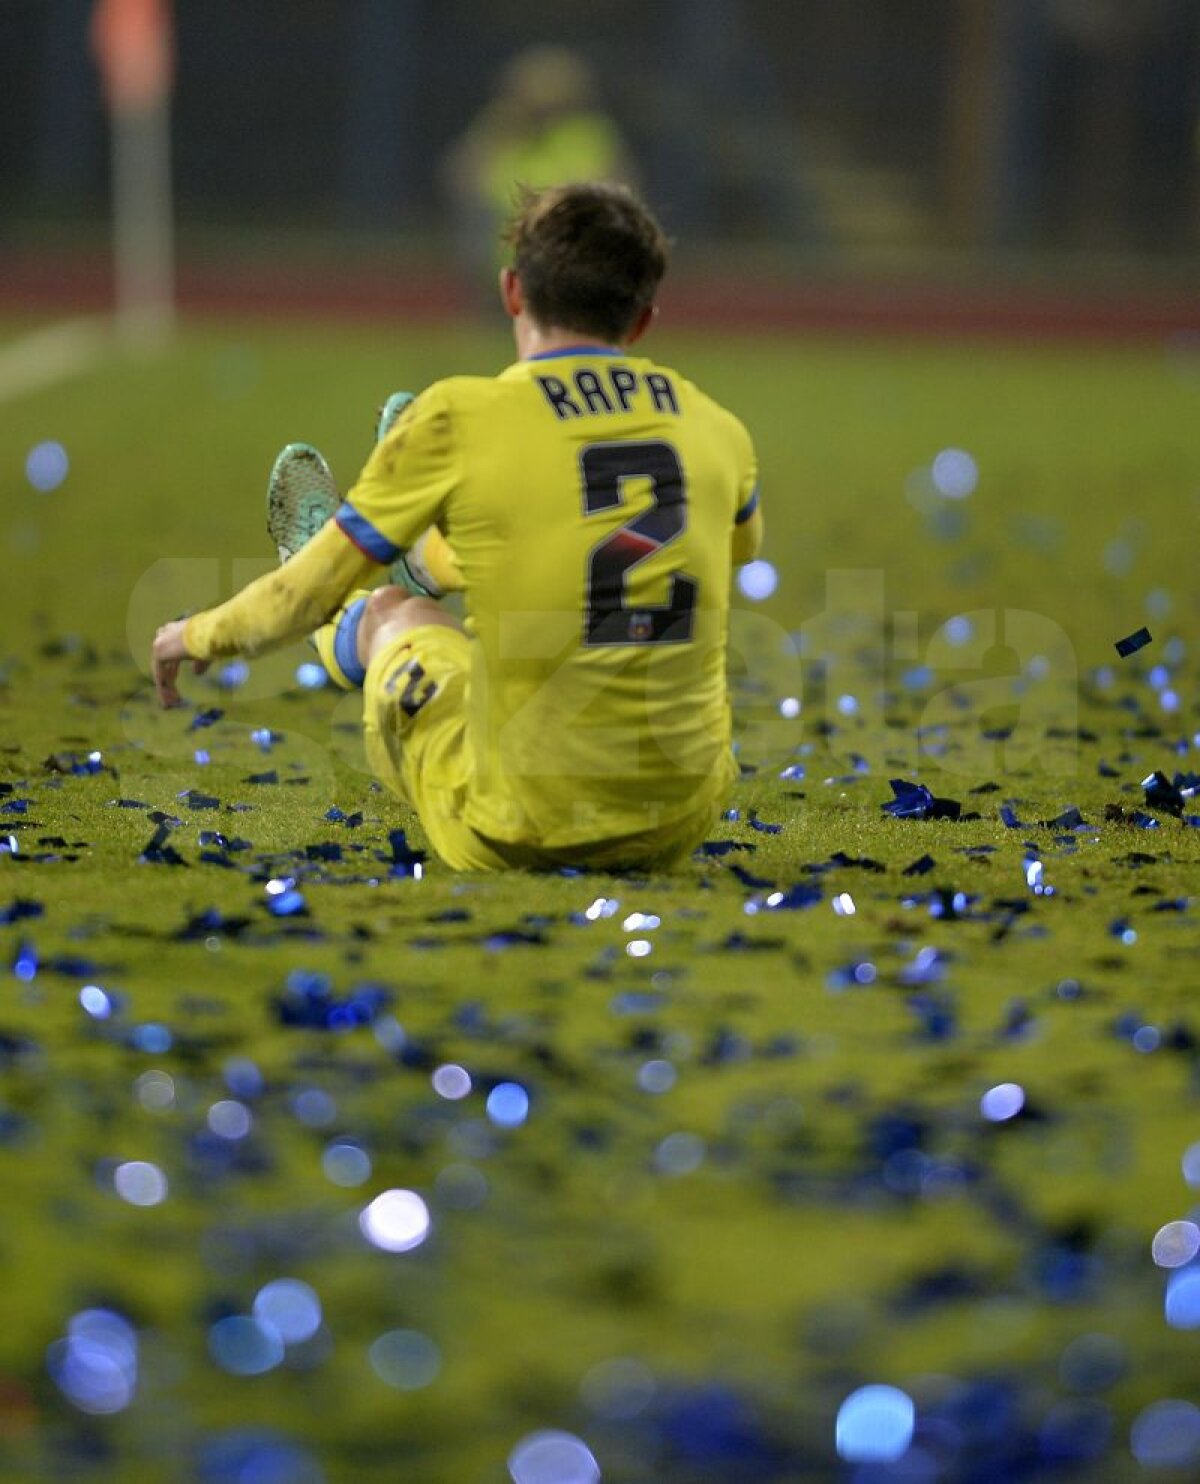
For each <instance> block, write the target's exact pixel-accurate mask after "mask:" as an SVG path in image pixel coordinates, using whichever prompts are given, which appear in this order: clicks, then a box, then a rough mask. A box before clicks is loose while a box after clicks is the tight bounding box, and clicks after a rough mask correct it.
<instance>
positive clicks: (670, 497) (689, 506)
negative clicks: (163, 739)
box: [153, 184, 762, 870]
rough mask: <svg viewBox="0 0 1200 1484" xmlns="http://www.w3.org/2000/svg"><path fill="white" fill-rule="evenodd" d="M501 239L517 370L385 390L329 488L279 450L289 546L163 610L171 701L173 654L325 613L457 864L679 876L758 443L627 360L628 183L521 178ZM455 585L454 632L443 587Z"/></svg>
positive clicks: (722, 693) (638, 328)
mask: <svg viewBox="0 0 1200 1484" xmlns="http://www.w3.org/2000/svg"><path fill="white" fill-rule="evenodd" d="M508 240H509V242H510V244H511V247H512V266H511V267H508V268H505V269H504V270H503V271H502V273H501V277H500V290H501V296H502V299H503V303H504V307H505V309H506V310H507V312H508V314H509V315H510V316H511V319H512V322H513V327H514V334H515V339H516V347H517V355H518V360H517V362H516V364H514V365H512V366H510V367H509V368H508V369H507V370H505V371H503V372H501V374H500V375H499V376H496V377H490V378H488V377H474V376H457V377H451V378H449V379H447V380H445V381H440V382H436V383H435V384H434V385H432V386H430V387H428V388H427V389H426V390H425V391H423V392H421V393H420V395H419V396H417V397H416V398H415V400H413V399H410V398H408V397H406V396H405V395H404V394H398V395H397V396H396V397H393V398H392V399H391V401H390V402H389V404H388V406H387V407H386V408H385V412H384V416H383V419H382V428H381V432H382V436H381V437H380V438H379V440H378V442H377V443H376V446H375V448H374V450H373V452H372V453H371V455H370V457H369V459H368V461H367V464H366V467H365V468H364V469H363V471H362V474H361V475H360V477H359V479H358V482H357V483H356V484H355V485H354V487H353V489H351V491H350V493H349V495H348V496H347V498H346V499H345V501H344V502H343V503H341V504H340V505H339V504H338V497H337V494H336V489H335V487H334V486H333V483H332V477H331V476H330V475H329V474H328V471H327V469H326V466H325V464H324V461H323V460H322V459H321V458H320V455H319V454H317V453H316V451H315V450H314V449H310V448H307V447H306V446H305V445H292V446H290V447H289V448H288V449H286V450H285V451H284V453H283V454H282V455H281V456H280V459H279V461H278V462H277V464H276V469H275V474H274V475H273V478H272V487H271V492H270V502H269V504H270V508H269V518H268V524H269V527H270V529H271V532H272V535H273V537H274V538H275V539H276V542H277V544H278V545H279V547H280V555H281V557H282V558H283V563H282V565H281V566H280V567H279V568H278V569H277V570H276V571H274V572H272V573H269V574H267V575H266V576H265V577H262V578H259V579H258V580H257V581H256V582H253V583H251V584H250V585H249V586H248V587H246V588H245V589H243V591H242V592H241V593H239V594H238V595H237V596H236V597H234V598H232V599H230V601H229V602H227V603H225V604H223V605H222V606H221V607H219V608H216V609H213V610H210V611H209V612H207V613H200V614H196V615H194V616H193V617H191V618H188V619H181V620H177V621H176V622H174V623H169V624H166V625H165V626H164V627H163V628H161V629H160V630H159V631H158V635H157V637H156V639H155V641H154V650H153V669H154V678H155V683H156V685H157V687H158V694H159V697H160V699H161V701H162V703H163V704H164V705H168V706H170V705H175V704H177V703H178V702H179V699H180V697H179V693H178V690H177V688H176V678H177V675H178V671H179V667H180V664H181V663H182V662H184V661H186V660H189V659H190V660H193V661H195V662H196V667H197V669H202V668H203V667H204V665H205V664H206V663H207V662H208V661H210V660H213V659H216V658H218V657H220V656H226V655H234V654H243V655H255V654H258V653H260V652H261V651H263V650H264V649H266V648H267V647H269V646H272V645H277V644H281V643H284V642H286V641H289V640H293V639H295V638H298V637H299V636H300V635H302V634H306V633H310V632H312V631H314V630H315V640H316V645H317V651H318V653H319V655H320V657H321V659H322V660H323V662H324V664H325V666H326V668H327V669H328V671H329V673H330V675H331V676H332V677H333V679H334V680H335V681H337V682H338V683H339V684H341V685H343V686H347V687H350V686H358V685H361V686H362V688H363V724H364V729H365V740H366V751H367V758H368V761H369V763H370V765H371V767H372V769H373V771H374V772H375V774H376V775H377V776H378V777H379V778H380V780H381V781H382V782H383V783H384V784H385V785H386V787H388V788H389V789H390V790H391V791H392V792H394V793H395V794H397V795H398V796H399V797H400V798H401V799H404V800H406V801H407V802H408V803H409V804H410V805H411V806H412V807H413V808H414V809H415V810H416V812H417V814H418V815H419V817H420V819H421V822H422V824H423V825H424V827H425V831H426V833H427V835H428V836H429V839H430V842H431V843H432V845H433V847H434V849H435V850H436V851H437V853H438V855H439V856H441V858H442V859H443V860H444V861H445V862H446V863H447V864H448V865H450V866H452V867H454V868H457V869H461V870H500V869H504V868H507V867H518V868H528V869H557V868H559V867H562V866H575V867H581V868H593V869H601V870H627V869H660V868H669V867H670V866H671V865H672V864H674V863H676V862H677V861H679V860H680V859H681V858H683V857H685V856H687V855H688V854H689V853H690V852H691V851H692V850H694V849H695V848H696V846H697V845H698V844H699V843H700V841H701V840H702V839H703V838H704V836H705V834H706V832H707V831H708V830H709V829H710V828H711V826H712V824H713V822H714V820H715V819H716V818H717V816H718V814H719V812H720V809H721V806H722V803H723V801H724V799H725V796H726V793H727V791H728V789H729V786H730V783H731V782H732V779H733V777H734V775H735V772H736V768H735V764H734V761H733V756H732V752H731V748H730V715H729V698H728V693H727V687H726V673H725V670H726V636H727V627H728V615H729V591H730V578H731V568H732V566H733V565H734V564H735V563H741V562H745V561H748V560H749V559H750V558H751V557H752V556H753V555H754V553H755V551H756V549H757V546H758V543H759V539H760V535H761V529H762V517H761V514H760V512H759V509H758V495H757V476H756V466H755V457H754V451H753V447H752V445H751V441H750V438H749V436H748V434H747V433H746V430H745V428H744V427H743V426H742V424H741V423H740V422H739V421H738V420H737V418H735V417H734V416H733V415H732V414H731V413H729V412H727V411H726V410H725V409H724V408H722V407H720V406H718V404H717V403H715V402H714V401H712V400H711V399H710V398H709V397H707V396H705V395H704V394H703V393H702V392H701V391H699V390H698V389H697V388H696V387H695V386H693V385H692V384H691V383H690V382H688V381H686V380H684V378H683V377H682V376H680V375H678V374H677V373H676V372H675V371H673V370H670V369H667V368H666V367H663V366H659V365H657V364H655V363H654V362H652V361H650V360H647V359H644V358H642V357H640V356H636V355H633V354H631V352H630V347H631V346H632V345H633V344H634V342H636V341H637V340H639V339H640V337H641V336H642V334H643V333H644V331H645V330H646V329H647V327H648V326H649V324H650V322H651V320H652V318H653V316H654V313H655V307H654V301H655V296H656V293H657V290H658V286H659V283H660V281H661V279H662V276H663V273H664V271H665V267H666V242H665V239H664V237H663V234H662V231H661V229H660V228H659V226H658V224H657V223H656V221H655V220H654V218H653V217H652V216H651V215H650V213H649V212H648V211H647V209H646V208H645V206H644V205H643V204H642V203H641V202H640V201H639V200H638V199H637V197H636V196H635V195H634V194H633V193H632V192H631V191H629V190H628V189H626V188H624V187H621V186H614V185H599V184H587V185H569V186H561V187H555V188H551V189H548V190H545V191H542V192H540V193H536V194H535V193H527V194H526V196H525V197H524V198H523V200H522V202H521V204H520V206H519V208H518V210H517V213H516V215H515V217H514V219H513V221H512V223H511V226H510V228H509V232H508ZM406 403H407V404H408V405H404V404H406ZM388 567H392V574H391V575H392V579H393V580H391V581H388V582H386V583H384V584H383V585H382V586H375V587H374V588H373V589H372V590H370V591H363V589H366V588H368V587H369V586H370V584H372V583H375V582H378V580H379V578H380V576H382V575H383V571H384V569H386V568H388ZM414 575H415V576H416V577H417V578H421V579H424V581H423V583H422V584H421V585H422V586H423V587H424V588H425V593H426V595H414V593H413V592H412V591H411V588H412V587H413V586H415V585H416V584H415V583H414V582H413V580H412V579H413V576H414ZM397 578H399V581H397V580H396V579H397ZM454 589H461V590H462V592H463V593H464V594H465V604H466V614H467V617H466V623H465V626H464V625H460V624H459V623H458V621H457V620H456V619H455V618H454V617H453V616H452V615H451V614H449V613H447V612H446V610H445V609H444V608H443V606H442V605H441V604H440V603H438V602H437V601H436V597H437V595H439V594H441V593H444V592H446V591H448V590H454Z"/></svg>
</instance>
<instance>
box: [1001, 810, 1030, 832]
mask: <svg viewBox="0 0 1200 1484" xmlns="http://www.w3.org/2000/svg"><path fill="white" fill-rule="evenodd" d="M1000 821H1001V823H1002V824H1003V825H1004V828H1005V829H1006V830H1023V829H1024V828H1025V825H1024V824H1023V823H1022V822H1021V820H1020V819H1018V818H1017V811H1016V810H1015V809H1014V808H1013V807H1012V805H1011V804H1001V805H1000Z"/></svg>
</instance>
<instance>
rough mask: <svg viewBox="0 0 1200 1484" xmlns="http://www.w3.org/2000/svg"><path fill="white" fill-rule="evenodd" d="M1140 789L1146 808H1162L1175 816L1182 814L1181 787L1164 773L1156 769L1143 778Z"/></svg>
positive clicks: (1182, 797) (1182, 795) (1182, 796)
mask: <svg viewBox="0 0 1200 1484" xmlns="http://www.w3.org/2000/svg"><path fill="white" fill-rule="evenodd" d="M1142 791H1143V793H1144V794H1145V795H1146V808H1147V809H1162V810H1163V811H1164V812H1165V813H1167V814H1174V815H1175V816H1176V818H1178V817H1179V816H1181V815H1182V814H1183V806H1184V793H1183V789H1182V788H1181V787H1180V786H1179V785H1178V784H1177V783H1172V782H1171V780H1170V779H1169V778H1168V777H1167V775H1166V774H1165V773H1161V772H1158V771H1157V770H1156V771H1155V772H1153V773H1151V774H1150V776H1149V778H1143V779H1142Z"/></svg>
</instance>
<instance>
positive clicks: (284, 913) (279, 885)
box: [264, 877, 308, 917]
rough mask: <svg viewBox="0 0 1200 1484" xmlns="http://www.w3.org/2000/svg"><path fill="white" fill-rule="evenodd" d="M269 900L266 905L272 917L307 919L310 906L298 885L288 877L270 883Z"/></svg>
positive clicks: (268, 883) (267, 889)
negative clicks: (297, 887)
mask: <svg viewBox="0 0 1200 1484" xmlns="http://www.w3.org/2000/svg"><path fill="white" fill-rule="evenodd" d="M266 897H267V900H266V902H265V903H264V905H265V907H266V909H267V911H268V912H269V913H270V914H271V916H272V917H307V916H308V904H307V902H305V900H304V895H303V893H302V892H300V891H298V890H297V889H296V883H295V882H294V881H293V880H292V879H291V877H287V878H285V879H284V880H275V881H268V882H267V886H266Z"/></svg>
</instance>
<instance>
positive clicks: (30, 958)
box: [11, 938, 40, 984]
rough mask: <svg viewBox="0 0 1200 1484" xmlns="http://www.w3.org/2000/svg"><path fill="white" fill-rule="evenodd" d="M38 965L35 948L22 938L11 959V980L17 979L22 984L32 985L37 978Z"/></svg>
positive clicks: (26, 939) (31, 943) (29, 941)
mask: <svg viewBox="0 0 1200 1484" xmlns="http://www.w3.org/2000/svg"><path fill="white" fill-rule="evenodd" d="M39 963H40V960H39V959H38V951H37V948H36V946H35V945H34V944H33V942H32V941H31V940H30V939H28V938H22V939H21V941H20V942H19V943H18V944H17V948H16V952H15V953H14V954H13V957H12V964H11V968H12V973H13V978H14V979H19V980H20V981H21V982H22V984H30V983H32V981H33V980H34V979H36V978H37V971H38V966H39Z"/></svg>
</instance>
